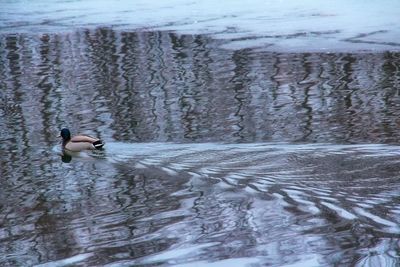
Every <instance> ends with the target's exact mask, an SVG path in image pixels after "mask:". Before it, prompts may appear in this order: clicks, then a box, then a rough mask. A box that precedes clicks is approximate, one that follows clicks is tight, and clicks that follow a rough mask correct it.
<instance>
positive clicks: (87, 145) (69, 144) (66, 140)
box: [60, 128, 105, 152]
mask: <svg viewBox="0 0 400 267" xmlns="http://www.w3.org/2000/svg"><path fill="white" fill-rule="evenodd" d="M60 137H62V139H63V141H62V148H63V150H67V151H72V152H81V151H84V150H94V149H98V150H101V149H102V148H103V146H104V144H105V143H104V142H103V141H102V140H100V139H98V138H95V137H91V136H88V135H75V136H72V137H71V132H70V131H69V129H67V128H64V129H62V130H61V133H60Z"/></svg>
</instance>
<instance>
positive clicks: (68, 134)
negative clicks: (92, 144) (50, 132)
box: [60, 128, 71, 141]
mask: <svg viewBox="0 0 400 267" xmlns="http://www.w3.org/2000/svg"><path fill="white" fill-rule="evenodd" d="M60 136H61V137H62V139H63V140H64V141H69V140H70V139H71V132H70V131H69V130H68V129H67V128H64V129H62V130H61V133H60Z"/></svg>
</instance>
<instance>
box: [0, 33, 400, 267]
mask: <svg viewBox="0 0 400 267" xmlns="http://www.w3.org/2000/svg"><path fill="white" fill-rule="evenodd" d="M221 42H222V41H215V40H213V39H210V38H209V37H207V36H203V35H178V34H174V33H171V32H128V31H126V32H124V31H119V30H118V31H116V30H112V29H110V28H100V29H93V30H77V31H75V32H73V33H52V34H34V33H20V34H2V35H0V148H1V154H0V166H1V167H0V174H1V175H0V177H1V178H0V265H1V266H32V265H38V264H45V265H44V266H64V265H68V264H75V265H76V266H135V265H140V266H143V265H144V266H147V265H148V266H158V265H182V266H188V265H194V264H197V265H196V266H202V265H207V266H209V265H211V266H214V265H215V266H245V265H250V266H262V265H268V266H355V265H357V266H368V265H370V266H379V264H380V266H398V265H399V264H400V260H399V257H400V245H399V237H400V227H399V223H400V209H399V204H400V197H399V195H400V189H399V188H400V175H399V169H400V157H399V149H400V146H398V145H397V144H398V143H399V142H400V134H399V130H398V128H399V125H400V119H399V118H400V98H399V90H400V53H399V52H379V53H273V52H260V51H257V50H253V49H240V50H224V49H222V48H221V47H220V44H221ZM66 126H68V127H69V128H71V130H72V131H73V132H74V133H76V132H86V133H89V134H92V135H96V136H99V137H101V138H103V139H104V140H105V141H106V143H107V145H106V150H105V151H100V152H98V153H82V154H80V155H74V156H73V157H72V158H68V157H64V158H62V157H61V156H60V153H61V151H60V148H59V139H58V138H57V135H58V134H59V132H58V131H59V129H60V128H61V127H66ZM63 160H64V161H63ZM67 162H69V163H67Z"/></svg>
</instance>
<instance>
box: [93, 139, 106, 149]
mask: <svg viewBox="0 0 400 267" xmlns="http://www.w3.org/2000/svg"><path fill="white" fill-rule="evenodd" d="M104 145H105V143H104V142H103V141H102V140H97V141H95V142H94V143H93V146H94V148H96V149H102V148H103V146H104Z"/></svg>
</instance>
